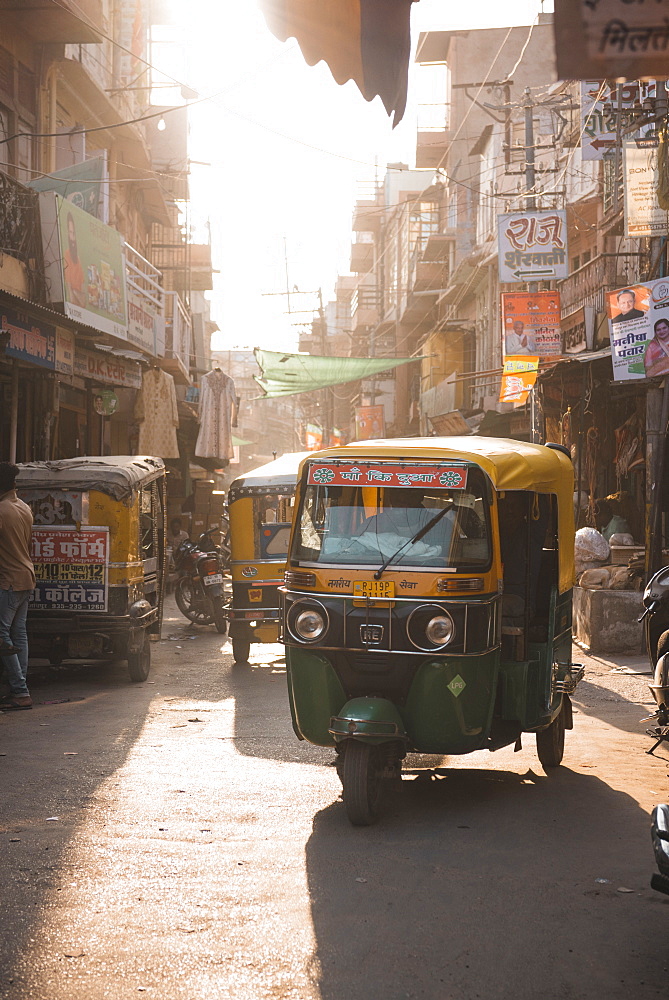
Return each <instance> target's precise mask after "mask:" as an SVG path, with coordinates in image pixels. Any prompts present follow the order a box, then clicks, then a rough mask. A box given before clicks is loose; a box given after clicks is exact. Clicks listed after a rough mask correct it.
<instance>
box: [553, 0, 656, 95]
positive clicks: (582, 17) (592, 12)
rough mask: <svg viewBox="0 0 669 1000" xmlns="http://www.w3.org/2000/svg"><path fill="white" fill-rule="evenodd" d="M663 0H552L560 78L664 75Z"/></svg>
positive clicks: (606, 78)
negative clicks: (553, 1)
mask: <svg viewBox="0 0 669 1000" xmlns="http://www.w3.org/2000/svg"><path fill="white" fill-rule="evenodd" d="M665 13H666V6H665V4H664V2H663V0H652V2H646V3H644V2H643V0H640V2H637V3H631V2H630V0H555V15H554V25H555V51H556V56H557V76H558V79H560V80H587V79H590V78H592V77H599V78H600V79H602V80H616V79H623V80H640V79H643V78H644V77H645V78H649V77H655V78H660V79H664V78H665V77H666V75H667V57H668V55H669V19H667V17H666V16H664V14H665Z"/></svg>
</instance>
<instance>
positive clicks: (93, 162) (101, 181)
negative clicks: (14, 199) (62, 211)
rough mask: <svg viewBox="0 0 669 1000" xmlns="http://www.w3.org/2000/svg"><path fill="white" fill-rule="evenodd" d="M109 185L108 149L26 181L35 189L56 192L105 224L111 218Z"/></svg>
mask: <svg viewBox="0 0 669 1000" xmlns="http://www.w3.org/2000/svg"><path fill="white" fill-rule="evenodd" d="M108 185H109V172H108V170H107V154H106V152H105V153H104V154H103V155H102V156H93V157H91V158H90V159H89V160H83V161H82V162H81V163H75V164H74V165H73V166H71V167H65V168H64V169H63V170H55V171H54V172H53V173H51V174H46V175H45V176H44V177H36V178H35V179H34V180H31V181H28V182H27V186H28V187H31V188H32V189H33V190H34V191H56V192H57V193H58V194H59V195H61V197H63V198H65V199H66V201H69V202H70V204H72V205H76V206H77V208H81V209H83V211H84V212H88V214H89V215H92V216H94V217H95V218H96V219H99V220H100V222H105V223H106V222H108V221H109V220H108V214H109V210H108V205H109V197H108Z"/></svg>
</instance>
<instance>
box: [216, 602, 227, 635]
mask: <svg viewBox="0 0 669 1000" xmlns="http://www.w3.org/2000/svg"><path fill="white" fill-rule="evenodd" d="M214 625H215V626H216V631H217V632H218V633H219V634H220V635H225V633H226V632H227V631H228V619H227V618H226V616H225V611H224V610H223V608H222V607H221V606H220V605H219V606H218V607H216V605H214Z"/></svg>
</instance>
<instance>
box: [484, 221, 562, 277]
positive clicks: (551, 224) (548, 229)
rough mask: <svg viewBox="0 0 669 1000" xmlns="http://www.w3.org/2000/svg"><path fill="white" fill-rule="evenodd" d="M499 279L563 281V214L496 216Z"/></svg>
mask: <svg viewBox="0 0 669 1000" xmlns="http://www.w3.org/2000/svg"><path fill="white" fill-rule="evenodd" d="M497 233H498V245H499V280H500V281H504V282H513V281H550V280H552V279H555V278H566V277H567V274H568V266H569V265H568V259H567V217H566V212H564V211H562V210H560V211H554V212H510V213H508V214H507V215H498V216H497Z"/></svg>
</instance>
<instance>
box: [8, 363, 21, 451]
mask: <svg viewBox="0 0 669 1000" xmlns="http://www.w3.org/2000/svg"><path fill="white" fill-rule="evenodd" d="M10 406H11V410H10V416H9V461H10V462H11V463H12V465H13V464H14V462H16V434H17V430H18V426H19V366H18V365H17V363H16V361H14V362H13V363H12V401H11V404H10Z"/></svg>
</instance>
